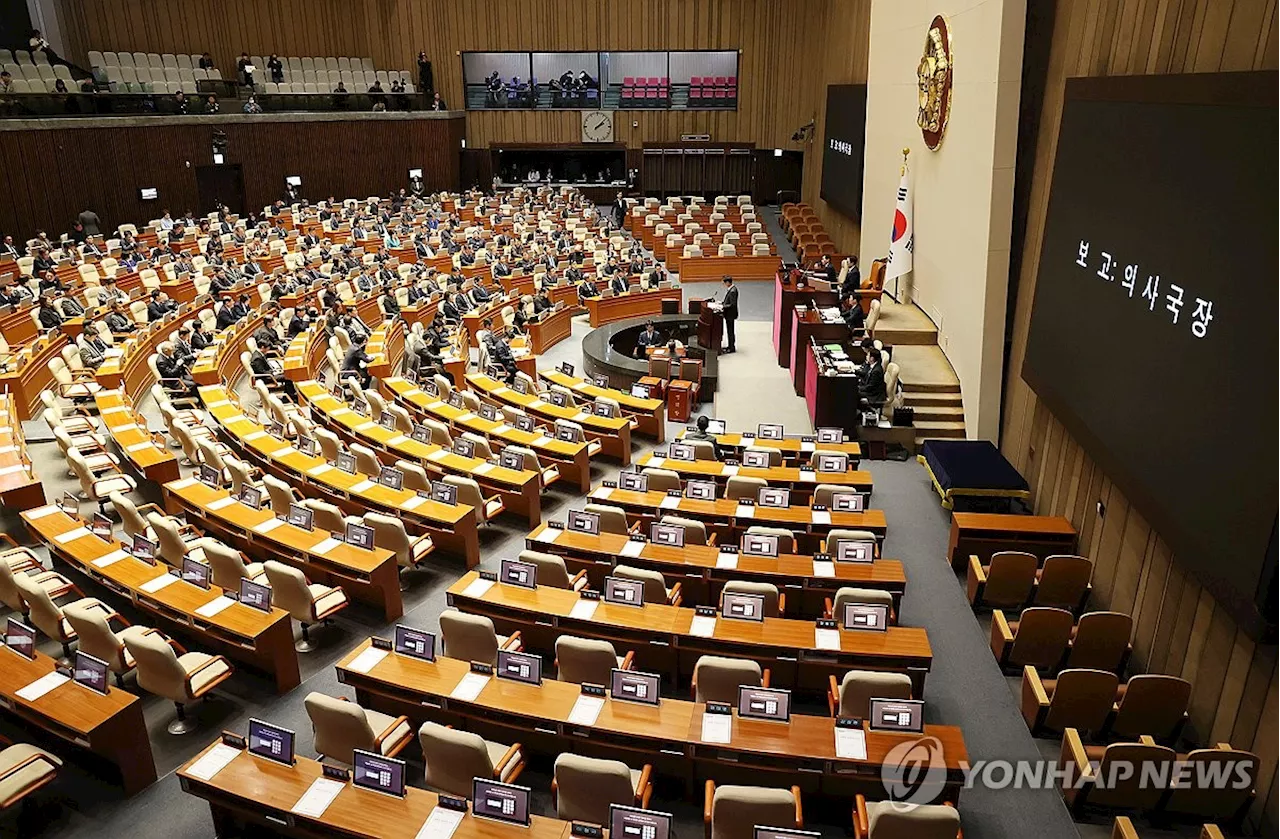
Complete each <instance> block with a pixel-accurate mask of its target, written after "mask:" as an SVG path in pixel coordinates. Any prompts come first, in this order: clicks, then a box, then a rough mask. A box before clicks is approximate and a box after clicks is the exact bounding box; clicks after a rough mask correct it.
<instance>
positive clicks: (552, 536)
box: [533, 527, 564, 544]
mask: <svg viewBox="0 0 1280 839" xmlns="http://www.w3.org/2000/svg"><path fill="white" fill-rule="evenodd" d="M561 533H564V531H563V530H557V529H555V528H554V527H544V528H542V532H541V533H539V534H538V535H537V536H534V537H533V538H534V539H535V540H536V541H538V542H547V543H548V544H550V543H551V542H554V541H555V540H557V539H559V538H560V534H561Z"/></svg>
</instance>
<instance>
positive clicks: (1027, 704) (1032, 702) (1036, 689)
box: [1022, 665, 1049, 734]
mask: <svg viewBox="0 0 1280 839" xmlns="http://www.w3.org/2000/svg"><path fill="white" fill-rule="evenodd" d="M1047 713H1049V694H1047V693H1045V690H1044V683H1043V682H1041V681H1040V674H1039V673H1037V672H1036V669H1035V668H1034V667H1032V666H1031V665H1027V666H1026V667H1024V668H1022V719H1023V720H1025V721H1026V723H1027V728H1028V729H1030V730H1031V733H1032V734H1035V733H1036V730H1037V729H1038V728H1040V726H1041V724H1042V723H1043V722H1044V716H1045V714H1047Z"/></svg>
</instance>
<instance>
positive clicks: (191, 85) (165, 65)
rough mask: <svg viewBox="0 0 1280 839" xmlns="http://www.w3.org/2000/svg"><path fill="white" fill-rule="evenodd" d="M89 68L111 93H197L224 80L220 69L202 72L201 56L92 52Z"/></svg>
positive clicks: (90, 52)
mask: <svg viewBox="0 0 1280 839" xmlns="http://www.w3.org/2000/svg"><path fill="white" fill-rule="evenodd" d="M89 66H90V67H91V68H92V69H93V71H94V74H95V75H98V76H100V77H101V78H102V80H104V81H106V82H107V84H108V85H109V87H110V90H111V92H112V93H177V92H178V91H179V90H181V91H183V92H184V93H194V92H195V91H196V90H197V89H198V87H199V83H200V82H202V81H206V80H210V79H212V80H214V81H218V80H220V79H221V78H222V73H221V71H219V70H218V69H217V68H214V69H211V70H206V69H203V68H201V67H200V56H198V55H174V54H172V53H165V54H163V55H161V54H160V53H154V52H151V53H146V52H133V53H129V52H119V53H116V52H98V51H97V50H90V51H89Z"/></svg>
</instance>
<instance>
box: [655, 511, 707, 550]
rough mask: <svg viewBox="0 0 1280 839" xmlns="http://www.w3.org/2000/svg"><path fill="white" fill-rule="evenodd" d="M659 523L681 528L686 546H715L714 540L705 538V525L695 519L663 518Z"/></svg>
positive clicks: (681, 517)
mask: <svg viewBox="0 0 1280 839" xmlns="http://www.w3.org/2000/svg"><path fill="white" fill-rule="evenodd" d="M661 522H662V523H663V524H674V525H677V526H679V527H683V528H684V543H685V544H686V545H708V544H715V541H714V540H708V538H707V525H706V524H705V523H704V522H700V521H698V520H697V519H687V518H684V517H683V516H663V517H662V519H661Z"/></svg>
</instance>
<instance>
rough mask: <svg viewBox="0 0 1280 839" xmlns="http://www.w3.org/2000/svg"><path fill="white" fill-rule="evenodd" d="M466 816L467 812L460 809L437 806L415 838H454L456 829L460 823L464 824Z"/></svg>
mask: <svg viewBox="0 0 1280 839" xmlns="http://www.w3.org/2000/svg"><path fill="white" fill-rule="evenodd" d="M464 816H466V813H463V812H461V811H459V810H449V809H446V808H444V807H436V808H435V809H433V810H432V811H431V815H429V816H427V820H426V821H425V822H423V823H422V827H420V828H419V829H418V834H417V835H416V836H415V837H414V839H452V837H453V833H454V831H455V830H457V829H458V825H460V824H462V819H463V817H464Z"/></svg>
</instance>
